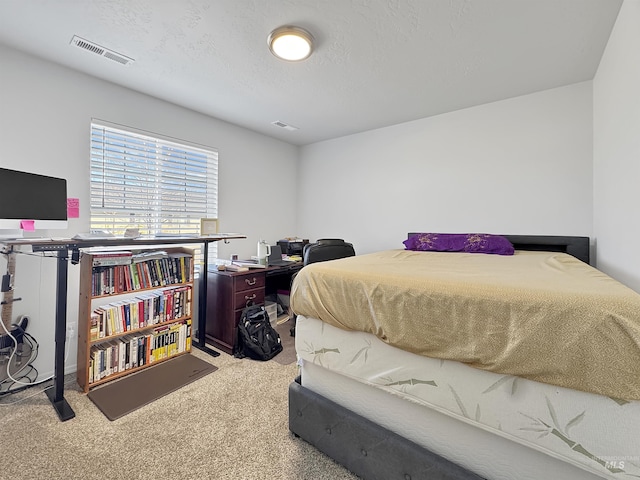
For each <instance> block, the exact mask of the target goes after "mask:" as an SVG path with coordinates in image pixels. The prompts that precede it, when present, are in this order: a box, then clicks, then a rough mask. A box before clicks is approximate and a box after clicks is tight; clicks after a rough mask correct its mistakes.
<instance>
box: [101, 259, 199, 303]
mask: <svg viewBox="0 0 640 480" xmlns="http://www.w3.org/2000/svg"><path fill="white" fill-rule="evenodd" d="M127 253H128V255H127ZM92 257H93V259H92V266H93V270H92V276H91V294H92V296H94V297H97V296H100V295H111V294H117V293H125V292H131V291H135V290H142V289H147V288H155V287H164V286H166V285H174V284H177V283H187V282H191V281H192V280H193V278H192V274H191V272H192V261H193V257H192V256H191V255H190V254H188V253H182V252H176V253H173V252H172V253H167V252H164V251H159V252H145V253H144V254H142V253H141V254H136V255H133V254H132V253H131V252H115V253H114V252H104V253H93V254H92ZM113 262H128V263H113Z"/></svg>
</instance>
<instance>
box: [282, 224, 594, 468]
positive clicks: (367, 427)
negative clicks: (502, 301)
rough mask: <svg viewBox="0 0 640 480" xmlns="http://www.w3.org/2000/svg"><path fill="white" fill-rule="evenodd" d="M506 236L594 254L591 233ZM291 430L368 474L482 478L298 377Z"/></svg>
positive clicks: (519, 246) (520, 243) (527, 245)
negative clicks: (587, 235)
mask: <svg viewBox="0 0 640 480" xmlns="http://www.w3.org/2000/svg"><path fill="white" fill-rule="evenodd" d="M410 235H412V234H411V233H409V236H410ZM505 236H506V237H507V238H508V239H509V241H511V243H512V244H513V245H514V247H515V248H516V250H540V251H554V252H564V253H568V254H570V255H573V256H574V257H576V258H578V259H579V260H582V261H583V262H585V263H589V260H590V255H589V249H590V246H589V237H567V236H541V235H505ZM289 430H291V432H293V433H294V434H295V435H296V436H298V437H300V438H302V439H304V440H306V441H307V442H308V443H310V444H311V445H313V446H315V447H316V448H317V449H318V450H320V451H321V452H323V453H325V454H327V455H328V456H329V457H331V458H333V459H334V460H335V461H336V462H338V463H340V464H341V465H344V466H345V467H346V468H347V469H349V470H350V471H352V472H353V473H355V474H356V475H358V476H359V477H361V478H363V479H366V480H394V479H397V480H480V479H481V478H482V477H479V476H478V475H476V474H475V473H472V472H469V471H468V470H466V469H464V468H462V467H460V466H458V465H456V464H454V463H452V462H450V461H448V460H446V459H444V458H442V457H440V456H439V455H436V454H435V453H433V452H431V451H429V450H427V449H425V448H423V447H421V446H419V445H417V444H416V443H414V442H411V441H410V440H407V439H406V438H404V437H402V436H400V435H398V434H396V433H394V432H391V431H390V430H388V429H386V428H383V427H381V426H379V425H378V424H376V423H374V422H371V421H370V420H368V419H366V418H364V417H362V416H360V415H358V414H356V413H354V412H352V411H351V410H348V409H346V408H344V407H342V406H341V405H338V404H337V403H335V402H333V401H331V400H328V399H327V398H325V397H323V396H322V395H319V394H317V393H315V392H312V391H311V390H309V389H306V388H304V387H303V386H302V385H301V384H300V379H299V378H298V379H296V381H295V382H292V383H291V385H290V386H289Z"/></svg>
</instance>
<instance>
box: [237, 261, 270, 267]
mask: <svg viewBox="0 0 640 480" xmlns="http://www.w3.org/2000/svg"><path fill="white" fill-rule="evenodd" d="M231 263H233V264H234V265H238V266H241V267H247V268H267V266H266V265H260V264H259V263H258V262H253V261H251V260H234V261H233V262H231Z"/></svg>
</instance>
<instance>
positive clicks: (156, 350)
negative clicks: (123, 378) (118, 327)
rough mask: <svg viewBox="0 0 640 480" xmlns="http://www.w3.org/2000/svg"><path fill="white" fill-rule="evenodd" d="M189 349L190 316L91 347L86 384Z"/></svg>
mask: <svg viewBox="0 0 640 480" xmlns="http://www.w3.org/2000/svg"><path fill="white" fill-rule="evenodd" d="M190 350H191V319H187V320H184V321H182V322H176V323H172V324H169V325H163V326H160V327H158V328H155V329H154V330H152V331H150V332H149V333H146V334H140V335H135V334H130V335H125V336H123V337H120V338H118V339H112V340H110V341H107V342H104V343H101V344H99V345H94V346H92V347H91V352H90V358H89V383H90V384H91V383H95V382H97V381H100V380H102V379H104V378H107V377H109V376H110V375H114V374H116V373H121V372H125V371H127V370H130V369H133V368H138V367H142V366H144V365H148V364H151V363H153V362H158V361H160V360H163V359H165V358H169V357H172V356H174V355H177V354H179V353H183V352H188V351H190Z"/></svg>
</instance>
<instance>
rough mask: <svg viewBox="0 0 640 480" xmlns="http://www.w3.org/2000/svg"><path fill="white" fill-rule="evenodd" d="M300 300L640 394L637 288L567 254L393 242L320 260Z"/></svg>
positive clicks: (495, 368) (495, 362)
mask: <svg viewBox="0 0 640 480" xmlns="http://www.w3.org/2000/svg"><path fill="white" fill-rule="evenodd" d="M291 306H292V309H293V311H294V312H295V313H297V314H301V315H305V316H309V317H315V318H318V319H320V320H322V321H324V322H326V323H329V324H331V325H334V326H336V327H340V328H343V329H347V330H359V331H363V332H370V333H373V334H374V335H376V336H377V337H378V338H380V339H381V340H383V341H385V342H387V343H389V344H390V345H393V346H395V347H398V348H401V349H403V350H408V351H410V352H413V353H417V354H420V355H425V356H428V357H434V358H442V359H449V360H455V361H459V362H463V363H466V364H468V365H470V366H472V367H476V368H481V369H484V370H489V371H492V372H496V373H503V374H510V375H517V376H522V377H526V378H529V379H531V380H536V381H539V382H544V383H548V384H552V385H559V386H563V387H568V388H573V389H576V390H583V391H587V392H592V393H598V394H602V395H607V396H610V397H613V398H618V399H625V400H640V376H639V375H638V373H639V372H640V294H638V293H636V292H634V291H633V290H631V289H629V288H627V287H625V286H624V285H622V284H620V283H619V282H617V281H615V280H613V279H612V278H610V277H608V276H607V275H605V274H604V273H602V272H600V271H598V270H596V269H595V268H593V267H590V266H589V265H587V264H585V263H583V262H581V261H579V260H577V259H575V258H574V257H572V256H570V255H567V254H562V253H548V252H525V251H517V252H516V254H515V255H513V256H499V255H485V254H470V253H452V252H413V251H405V250H390V251H384V252H378V253H372V254H368V255H360V256H356V257H350V258H345V259H341V260H333V261H329V262H321V263H315V264H311V265H308V266H306V267H304V268H303V269H302V270H301V271H300V272H299V273H298V275H297V277H296V279H295V281H294V284H293V287H292V292H291Z"/></svg>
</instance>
